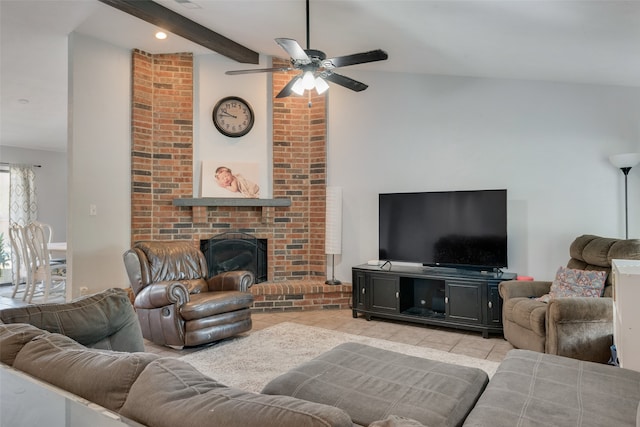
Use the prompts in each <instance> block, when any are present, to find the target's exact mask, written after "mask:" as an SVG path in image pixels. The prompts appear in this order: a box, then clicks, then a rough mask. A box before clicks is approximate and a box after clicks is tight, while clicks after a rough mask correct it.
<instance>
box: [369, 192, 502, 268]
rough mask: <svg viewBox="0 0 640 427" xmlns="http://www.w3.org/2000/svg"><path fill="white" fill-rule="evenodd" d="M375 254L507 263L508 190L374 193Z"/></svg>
mask: <svg viewBox="0 0 640 427" xmlns="http://www.w3.org/2000/svg"><path fill="white" fill-rule="evenodd" d="M378 237H379V253H378V258H379V259H381V260H389V261H405V262H415V263H422V264H423V265H429V266H448V267H465V268H478V269H490V268H491V269H499V268H505V267H507V190H478V191H440V192H421V193H391V194H380V195H379V234H378Z"/></svg>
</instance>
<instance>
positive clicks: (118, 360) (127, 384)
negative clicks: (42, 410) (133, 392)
mask: <svg viewBox="0 0 640 427" xmlns="http://www.w3.org/2000/svg"><path fill="white" fill-rule="evenodd" d="M157 358H158V356H156V355H154V354H150V353H120V352H115V351H102V350H96V349H89V348H87V347H85V346H83V345H82V344H79V343H77V342H76V341H74V340H72V339H71V338H69V337H66V336H64V335H60V334H47V335H41V336H39V337H36V338H34V339H33V340H32V341H30V342H28V343H27V344H25V345H24V347H22V350H20V352H19V353H18V355H17V356H16V358H15V362H14V364H13V367H14V368H16V369H18V370H21V371H23V372H25V373H27V374H29V375H32V376H34V377H36V378H39V379H41V380H43V381H45V382H48V383H49V384H52V385H55V386H57V387H59V388H62V389H64V390H67V391H68V392H70V393H73V394H76V395H78V396H80V397H83V398H85V399H87V400H89V401H91V402H94V403H97V404H98V405H100V406H103V407H105V408H107V409H110V410H112V411H118V410H119V409H120V408H121V407H122V405H123V404H124V402H125V399H126V397H127V394H128V393H129V389H130V388H131V385H132V384H133V383H134V382H135V381H136V379H137V378H138V375H140V373H141V372H142V371H143V369H144V368H145V367H146V366H147V364H149V363H150V362H151V361H153V360H155V359H157Z"/></svg>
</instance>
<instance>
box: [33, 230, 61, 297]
mask: <svg viewBox="0 0 640 427" xmlns="http://www.w3.org/2000/svg"><path fill="white" fill-rule="evenodd" d="M24 230H25V240H26V242H27V248H28V251H27V257H28V261H29V262H28V265H29V268H30V269H31V280H30V283H29V285H28V286H27V294H26V300H27V301H28V302H31V300H32V298H33V296H34V295H35V294H36V293H38V294H40V293H42V294H43V295H44V302H47V300H48V299H49V295H50V294H51V293H52V292H54V291H58V290H64V287H65V284H66V280H67V275H66V271H67V265H66V264H64V263H60V262H52V259H51V254H50V252H49V248H48V238H49V237H48V236H47V229H46V227H44V226H43V225H42V223H38V222H32V223H30V224H28V225H27V226H26V227H25V229H24Z"/></svg>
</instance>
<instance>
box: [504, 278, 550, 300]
mask: <svg viewBox="0 0 640 427" xmlns="http://www.w3.org/2000/svg"><path fill="white" fill-rule="evenodd" d="M549 289H551V282H547V281H540V280H533V281H524V280H507V281H504V282H500V284H499V285H498V291H499V292H500V296H501V297H502V299H503V300H505V301H506V300H508V299H510V298H529V297H541V296H542V295H544V294H548V293H549Z"/></svg>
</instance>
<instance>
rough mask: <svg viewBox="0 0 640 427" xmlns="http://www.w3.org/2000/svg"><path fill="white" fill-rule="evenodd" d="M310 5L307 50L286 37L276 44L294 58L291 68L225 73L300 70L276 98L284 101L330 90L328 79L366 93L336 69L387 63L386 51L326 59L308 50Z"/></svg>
mask: <svg viewBox="0 0 640 427" xmlns="http://www.w3.org/2000/svg"><path fill="white" fill-rule="evenodd" d="M306 3H307V48H306V49H302V47H301V46H300V45H299V44H298V42H297V41H295V40H293V39H287V38H278V39H276V43H278V45H280V47H282V49H284V50H285V51H286V52H287V53H288V54H289V56H290V57H291V60H290V62H291V66H289V67H275V68H258V69H252V70H234V71H227V72H226V73H225V74H228V75H236V74H249V73H269V72H277V71H291V70H300V71H302V73H300V74H299V75H297V76H295V77H294V78H293V79H291V81H290V82H289V83H287V84H286V85H285V87H284V88H283V89H282V90H281V91H280V92H279V93H278V95H276V98H284V97H287V96H289V95H291V94H292V93H295V94H296V95H302V94H303V93H304V91H305V89H307V90H311V89H313V88H315V89H316V91H317V92H318V94H321V93H323V92H325V91H326V90H327V89H329V85H328V84H327V82H326V81H325V80H328V81H330V82H332V83H335V84H338V85H340V86H343V87H346V88H347V89H351V90H353V91H356V92H360V91H363V90H365V89H366V88H367V87H368V85H366V84H364V83H361V82H359V81H357V80H354V79H352V78H350V77H347V76H343V75H341V74H337V73H335V72H334V71H333V70H334V69H336V68H339V67H346V66H349V65H356V64H364V63H367V62H375V61H384V60H385V59H387V58H388V55H387V53H386V52H385V51H383V50H380V49H377V50H372V51H369V52H361V53H354V54H351V55H345V56H337V57H334V58H327V55H325V53H324V52H322V51H320V50H315V49H311V48H310V47H309V0H306Z"/></svg>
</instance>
